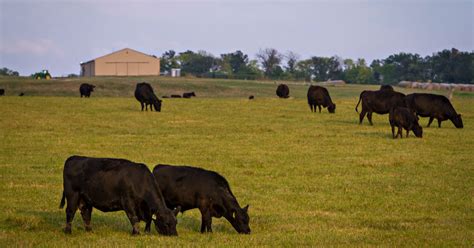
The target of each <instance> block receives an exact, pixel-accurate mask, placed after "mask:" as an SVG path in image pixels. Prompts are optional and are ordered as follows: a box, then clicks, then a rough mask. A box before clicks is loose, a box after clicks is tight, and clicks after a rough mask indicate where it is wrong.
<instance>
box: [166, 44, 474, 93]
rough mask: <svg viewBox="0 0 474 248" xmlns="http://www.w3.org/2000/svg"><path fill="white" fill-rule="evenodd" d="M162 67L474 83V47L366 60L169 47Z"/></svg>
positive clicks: (239, 74) (201, 73)
mask: <svg viewBox="0 0 474 248" xmlns="http://www.w3.org/2000/svg"><path fill="white" fill-rule="evenodd" d="M160 59H161V71H162V72H164V73H167V72H169V71H170V70H171V69H172V68H180V69H181V73H182V75H193V76H196V77H207V78H230V79H248V80H255V79H272V80H297V81H302V80H304V81H327V80H338V79H340V80H344V81H346V82H348V83H359V84H396V83H398V82H399V81H402V80H407V81H432V82H443V83H467V84H474V64H473V59H474V52H463V51H459V50H457V49H455V48H452V49H451V50H448V49H445V50H442V51H439V52H436V53H433V55H431V56H426V57H422V56H420V55H419V54H412V53H403V52H402V53H398V54H393V55H390V56H388V57H387V58H385V59H376V60H374V61H372V63H370V65H367V62H366V61H365V59H363V58H359V59H357V60H353V59H343V58H341V57H339V56H332V57H318V56H312V57H310V58H308V59H300V57H299V56H298V55H297V54H296V53H294V52H287V53H281V52H279V51H278V50H276V49H273V48H266V49H261V50H260V51H259V52H258V53H257V54H256V58H255V59H250V58H249V56H248V55H247V54H244V53H243V52H242V51H240V50H237V51H235V52H232V53H226V54H221V55H220V56H219V57H216V56H214V55H212V54H210V53H208V52H206V51H197V52H193V51H191V50H187V51H185V52H181V53H176V52H175V51H173V50H169V51H166V52H164V53H163V55H162V56H161V58H160Z"/></svg>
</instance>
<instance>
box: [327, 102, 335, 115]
mask: <svg viewBox="0 0 474 248" xmlns="http://www.w3.org/2000/svg"><path fill="white" fill-rule="evenodd" d="M328 111H329V113H332V114H334V113H336V104H334V103H331V104H329V106H328Z"/></svg>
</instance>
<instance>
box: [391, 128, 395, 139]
mask: <svg viewBox="0 0 474 248" xmlns="http://www.w3.org/2000/svg"><path fill="white" fill-rule="evenodd" d="M391 126H392V138H394V139H395V126H394V125H391Z"/></svg>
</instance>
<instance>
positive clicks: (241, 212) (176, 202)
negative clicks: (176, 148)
mask: <svg viewBox="0 0 474 248" xmlns="http://www.w3.org/2000/svg"><path fill="white" fill-rule="evenodd" d="M153 175H154V176H155V178H156V180H157V182H158V184H159V186H160V189H161V192H162V193H163V196H164V198H165V202H166V204H167V206H168V207H177V206H181V211H182V212H184V211H186V210H189V209H194V208H198V209H199V210H200V211H201V216H202V222H201V233H204V232H206V231H207V232H212V227H211V225H212V217H216V218H220V217H222V216H224V218H226V219H227V220H228V221H229V222H230V224H232V226H233V227H234V229H235V230H236V231H237V232H239V233H245V234H249V233H250V227H249V215H248V213H247V212H248V207H249V206H248V205H247V206H246V207H244V208H241V207H240V205H239V203H238V202H237V199H236V198H235V196H234V194H232V191H231V190H230V187H229V183H228V182H227V180H226V179H225V178H224V177H223V176H221V175H219V174H218V173H216V172H213V171H208V170H204V169H201V168H196V167H190V166H170V165H163V164H159V165H157V166H156V167H155V168H154V169H153Z"/></svg>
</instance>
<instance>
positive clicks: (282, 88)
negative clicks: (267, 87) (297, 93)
mask: <svg viewBox="0 0 474 248" xmlns="http://www.w3.org/2000/svg"><path fill="white" fill-rule="evenodd" d="M276 95H277V96H278V97H280V98H288V97H290V88H288V85H286V84H280V85H278V87H277V89H276Z"/></svg>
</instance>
